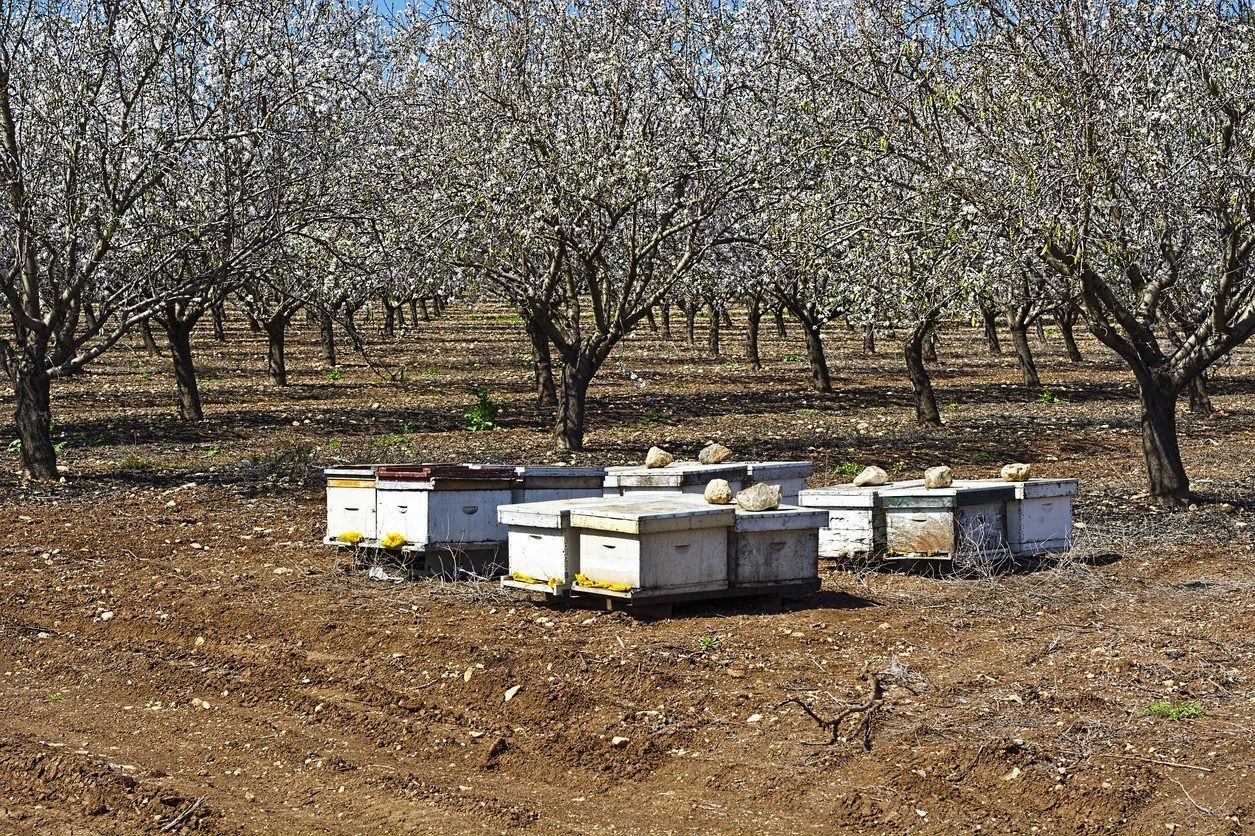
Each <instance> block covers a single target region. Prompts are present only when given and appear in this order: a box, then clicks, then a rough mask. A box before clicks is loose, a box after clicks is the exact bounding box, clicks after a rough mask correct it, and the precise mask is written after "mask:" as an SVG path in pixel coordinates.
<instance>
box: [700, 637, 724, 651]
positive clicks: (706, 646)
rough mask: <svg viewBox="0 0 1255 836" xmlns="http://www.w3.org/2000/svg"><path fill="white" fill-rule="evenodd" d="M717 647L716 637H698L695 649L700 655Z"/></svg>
mask: <svg viewBox="0 0 1255 836" xmlns="http://www.w3.org/2000/svg"><path fill="white" fill-rule="evenodd" d="M718 647H719V637H718V636H700V637H698V639H697V649H698V651H700V652H702V653H709V652H711V651H712V650H716V649H717V648H718Z"/></svg>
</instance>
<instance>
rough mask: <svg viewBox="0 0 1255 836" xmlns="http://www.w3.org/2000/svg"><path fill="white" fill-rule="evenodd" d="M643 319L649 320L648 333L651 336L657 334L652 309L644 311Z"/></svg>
mask: <svg viewBox="0 0 1255 836" xmlns="http://www.w3.org/2000/svg"><path fill="white" fill-rule="evenodd" d="M645 318H646V319H647V320H649V331H650V333H651V334H657V333H658V320H657V319H656V318H655V317H654V309H653V308H650V309H649V310H647V311H645Z"/></svg>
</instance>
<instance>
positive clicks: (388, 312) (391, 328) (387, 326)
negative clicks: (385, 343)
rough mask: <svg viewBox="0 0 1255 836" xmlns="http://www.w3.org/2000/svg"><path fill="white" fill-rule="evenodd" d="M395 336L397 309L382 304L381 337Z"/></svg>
mask: <svg viewBox="0 0 1255 836" xmlns="http://www.w3.org/2000/svg"><path fill="white" fill-rule="evenodd" d="M396 334H397V308H396V307H394V306H393V305H390V304H388V303H387V302H384V303H383V335H384V336H385V337H395V336H396Z"/></svg>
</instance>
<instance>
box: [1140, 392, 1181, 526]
mask: <svg viewBox="0 0 1255 836" xmlns="http://www.w3.org/2000/svg"><path fill="white" fill-rule="evenodd" d="M1140 396H1141V402H1142V455H1143V456H1144V457H1145V459H1146V476H1147V480H1148V482H1149V487H1150V492H1151V494H1152V495H1153V496H1155V497H1158V498H1159V499H1161V500H1163V501H1170V502H1184V501H1186V500H1188V499H1189V496H1190V478H1189V476H1187V475H1186V473H1185V464H1184V463H1183V462H1182V461H1181V448H1180V446H1179V445H1178V444H1177V398H1178V393H1177V392H1176V391H1174V390H1173V389H1171V388H1170V387H1167V386H1165V385H1163V384H1161V383H1159V382H1158V381H1150V382H1147V381H1142V382H1141V388H1140Z"/></svg>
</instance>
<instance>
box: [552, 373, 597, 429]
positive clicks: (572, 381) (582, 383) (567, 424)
mask: <svg viewBox="0 0 1255 836" xmlns="http://www.w3.org/2000/svg"><path fill="white" fill-rule="evenodd" d="M592 377H593V373H592V368H591V363H589V362H588V361H587V360H585V359H584V358H579V359H577V360H575V361H574V362H566V361H564V362H563V364H562V398H561V400H560V401H559V402H558V420H557V424H556V425H555V426H554V446H555V447H556V448H557V449H558V450H559V451H561V452H572V453H576V452H580V451H581V450H583V449H584V405H585V400H586V398H587V396H588V384H589V383H590V382H592Z"/></svg>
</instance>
